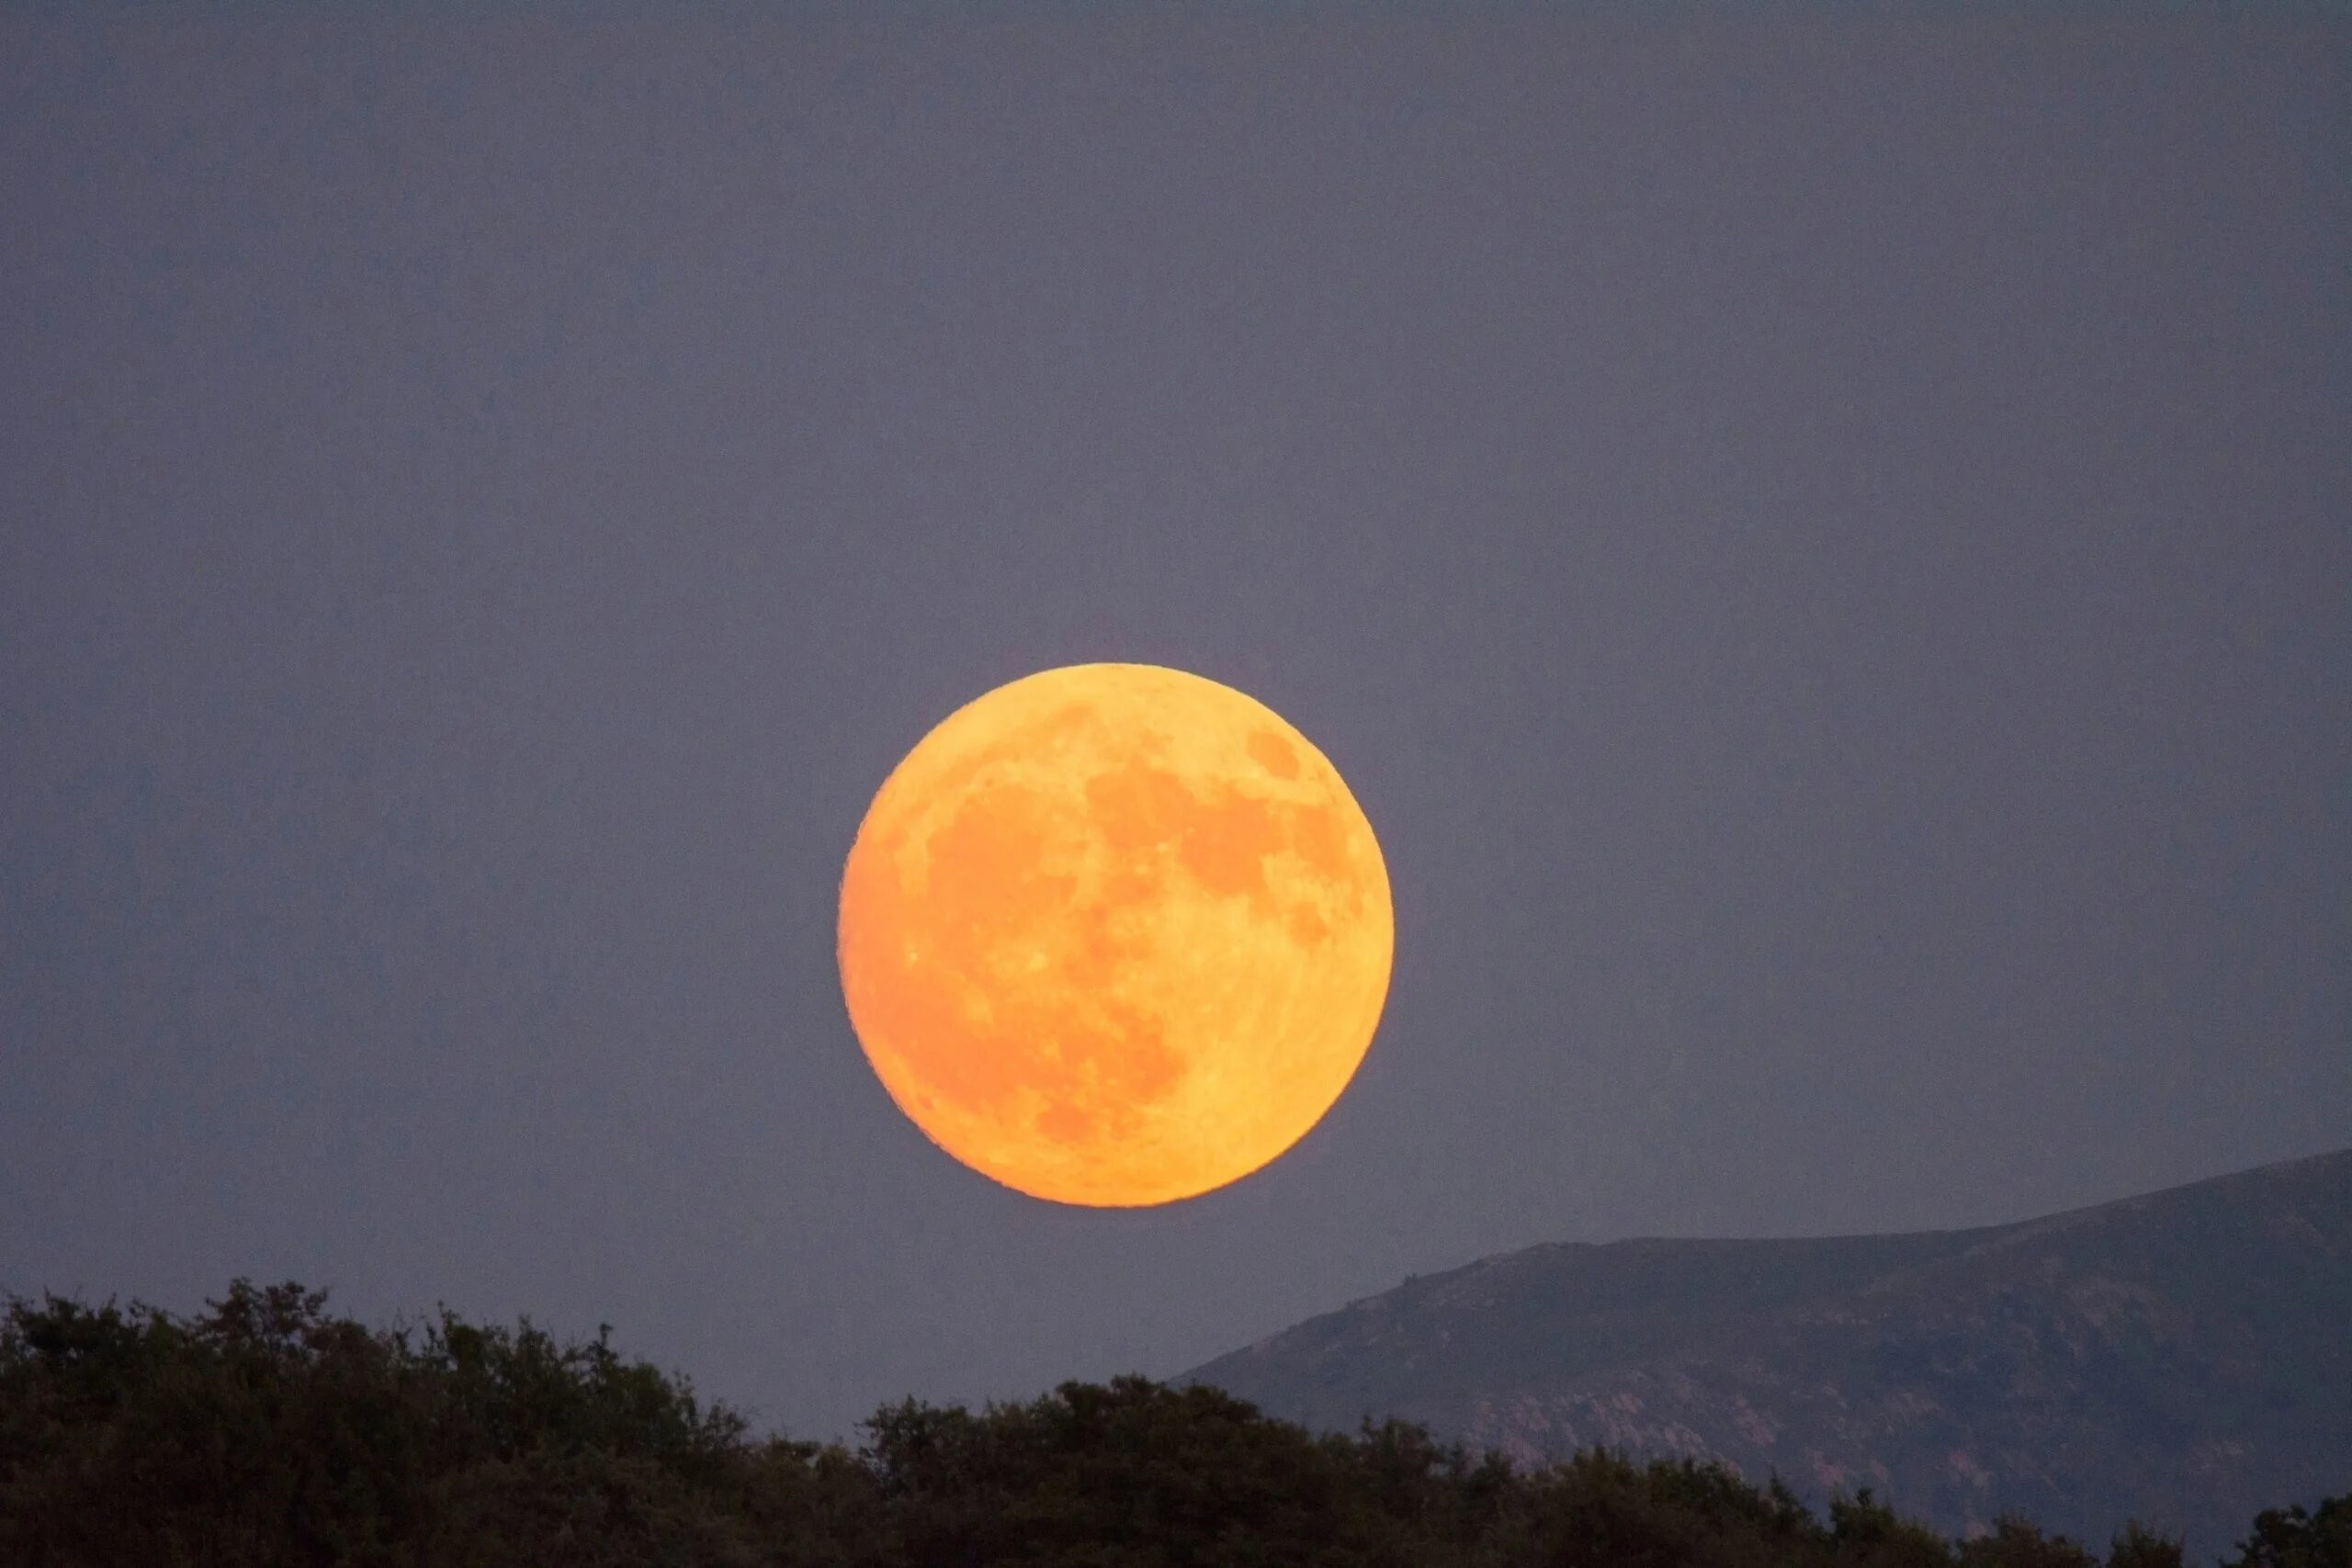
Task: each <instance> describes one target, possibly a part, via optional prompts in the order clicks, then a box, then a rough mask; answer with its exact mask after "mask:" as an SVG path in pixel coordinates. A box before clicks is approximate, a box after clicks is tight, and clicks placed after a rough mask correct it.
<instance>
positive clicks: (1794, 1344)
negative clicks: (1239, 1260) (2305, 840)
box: [1180, 1151, 2352, 1562]
mask: <svg viewBox="0 0 2352 1568" xmlns="http://www.w3.org/2000/svg"><path fill="white" fill-rule="evenodd" d="M1180 1381H1181V1382H1193V1383H1204V1384H1212V1385H1215V1386H1217V1387H1220V1388H1223V1389H1226V1390H1227V1391H1229V1392H1230V1393H1235V1394H1238V1395H1239V1396H1241V1397H1242V1398H1244V1399H1247V1400H1250V1401H1251V1402H1253V1403H1254V1404H1257V1405H1259V1406H1260V1407H1261V1408H1262V1409H1264V1410H1266V1411H1267V1412H1269V1413H1270V1414H1272V1415H1274V1416H1282V1417H1285V1418H1288V1419H1291V1420H1295V1421H1299V1422H1302V1423H1304V1424H1306V1425H1307V1426H1309V1427H1328V1428H1335V1429H1340V1430H1353V1429H1354V1428H1355V1427H1356V1424H1357V1422H1358V1421H1359V1419H1360V1418H1361V1417H1363V1416H1365V1415H1367V1414H1370V1415H1372V1416H1375V1417H1380V1416H1399V1417H1402V1418H1404V1419H1407V1420H1410V1421H1415V1422H1419V1423H1422V1424H1423V1425H1426V1426H1427V1427H1430V1430H1431V1431H1432V1432H1433V1433H1435V1434H1436V1435H1438V1436H1439V1437H1441V1438H1462V1439H1464V1440H1467V1441H1468V1442H1470V1443H1472V1444H1473V1445H1475V1446H1479V1447H1493V1448H1498V1449H1501V1450H1504V1451H1505V1452H1507V1453H1509V1454H1510V1455H1511V1456H1512V1457H1513V1458H1514V1459H1516V1460H1521V1461H1533V1460H1536V1459H1539V1458H1543V1457H1546V1456H1559V1455H1564V1454H1566V1453H1567V1452H1569V1451H1571V1450H1575V1449H1577V1448H1579V1447H1588V1446H1591V1445H1596V1444H1606V1445H1608V1446H1610V1447H1611V1448H1620V1449H1625V1450H1633V1451H1634V1452H1635V1453H1639V1454H1646V1455H1663V1456H1681V1455H1692V1456H1709V1457H1713V1458H1717V1459H1721V1460H1724V1461H1728V1462H1729V1463H1731V1464H1732V1465H1734V1466H1736V1468H1737V1469H1738V1470H1739V1471H1741V1472H1743V1473H1744V1474H1746V1475H1747V1476H1749V1477H1750V1478H1752V1479H1755V1480H1758V1481H1760V1480H1762V1479H1763V1478H1764V1477H1765V1476H1766V1475H1767V1474H1768V1473H1773V1472H1777V1473H1778V1474H1780V1475H1781V1476H1782V1477H1784V1478H1785V1479H1786V1480H1788V1481H1789V1482H1790V1483H1791V1484H1792V1485H1794V1486H1795V1487H1797V1488H1798V1489H1799V1491H1800V1492H1802V1493H1804V1494H1805V1495H1809V1496H1811V1497H1813V1498H1814V1499H1815V1500H1816V1501H1817V1500H1821V1499H1823V1498H1825V1497H1826V1495H1829V1494H1830V1493H1832V1492H1833V1491H1837V1490H1844V1491H1846V1492H1848V1493H1851V1492H1853V1491H1854V1490H1855V1489H1857V1488H1859V1487H1862V1486H1869V1487H1871V1488H1873V1489H1874V1490H1875V1491H1876V1492H1877V1494H1878V1495H1880V1496H1881V1497H1883V1498H1884V1499H1886V1500H1887V1501H1889V1502H1891V1503H1892V1504H1894V1506H1896V1507H1897V1508H1899V1509H1901V1510H1903V1511H1905V1512H1906V1513H1909V1514H1913V1515H1916V1516H1918V1517H1923V1518H1925V1519H1927V1520H1928V1521H1929V1522H1931V1523H1932V1524H1934V1525H1936V1526H1937V1527H1938V1528H1939V1529H1944V1530H1947V1531H1951V1532H1955V1533H1962V1532H1967V1533H1973V1532H1976V1531H1979V1530H1981V1529H1985V1527H1987V1526H1989V1525H1990V1524H1991V1523H1992V1522H1993V1520H1994V1518H1995V1517H1996V1515H1998V1514H2000V1513H2002V1512H2004V1511H2008V1510H2015V1511H2017V1512H2018V1513H2021V1514H2025V1515H2028V1516H2030V1517H2032V1518H2034V1519H2036V1520H2038V1521H2040V1522H2041V1523H2043V1524H2044V1525H2046V1526H2049V1527H2051V1528H2053V1529H2061V1530H2064V1531H2066V1532H2068V1533H2070V1534H2075V1535H2078V1536H2080V1537H2083V1538H2085V1539H2087V1540H2091V1541H2092V1542H2094V1543H2103V1542H2104V1541H2105V1540H2106V1532H2108V1531H2109V1530H2110V1529H2113V1528H2114V1527H2115V1525H2116V1524H2117V1523H2118V1522H2120V1521H2121V1520H2122V1519H2124V1518H2126V1517H2138V1518H2140V1519H2143V1520H2146V1521H2149V1522H2151V1523H2153V1524H2154V1525H2156V1526H2158V1527H2160V1528H2163V1529H2169V1530H2171V1531H2175V1532H2185V1533H2186V1534H2187V1536H2188V1546H2189V1549H2190V1550H2189V1556H2190V1560H2191V1561H2192V1562H2194V1561H2196V1560H2198V1559H2199V1558H2203V1559H2206V1560H2211V1558H2212V1557H2213V1556H2214V1555H2215V1554H2216V1553H2218V1552H2220V1551H2223V1550H2224V1549H2226V1548H2227V1547H2228V1546H2229V1545H2230V1543H2231V1542H2232V1541H2233V1540H2234V1539H2235V1538H2236V1537H2238V1536H2241V1535H2243V1534H2244V1533H2245V1519H2246V1518H2247V1517H2248V1516H2249V1515H2250V1514H2251V1513H2252V1512H2253V1510H2254V1509H2255V1508H2256V1507H2257V1506H2261V1505H2263V1504H2265V1503H2267V1502H2269V1501H2274V1500H2277V1499H2281V1498H2297V1497H2301V1498H2313V1497H2317V1496H2320V1495H2324V1494H2327V1493H2334V1492H2341V1491H2343V1490H2345V1488H2346V1483H2352V1151H2346V1152H2344V1153H2339V1154H2332V1155H2324V1156H2319V1157H2317V1158H2313V1159H2304V1160H2297V1161H2294V1162H2292V1163H2290V1164H2285V1165H2274V1166H2267V1167H2264V1168H2260V1169H2257V1170H2251V1171H2245V1172H2243V1173H2241V1174H2238V1175H2234V1176H2226V1177H2222V1178H2219V1179H2214V1180H2211V1181H2200V1182H2198V1183H2196V1184H2194V1185H2192V1186H2188V1187H2179V1188H2174V1189H2172V1190H2168V1191H2164V1192H2156V1193H2152V1194H2149V1195H2147V1196H2145V1197H2140V1198H2129V1199H2125V1200H2123V1201H2120V1202H2114V1203H2106V1204H2102V1205H2100V1206H2098V1207H2097V1208H2090V1209H2081V1210H2077V1211H2075V1212H2074V1213H2065V1214H2058V1215H2054V1216H2052V1217H2050V1218H2047V1219H2040V1220H2030V1221H2026V1222H2024V1223H2022V1224H2010V1225H1997V1226H1993V1227H1990V1228H1987V1229H1983V1230H1968V1231H1944V1232H1927V1233H1921V1234H1918V1235H1876V1236H1845V1237H1837V1238H1833V1239H1822V1240H1795V1241H1651V1240H1645V1241H1622V1242H1614V1243H1611V1244H1609V1245H1606V1246H1588V1245H1582V1244H1572V1245H1566V1246H1552V1247H1531V1248H1529V1249H1527V1250H1526V1251H1523V1252H1514V1253H1510V1254H1506V1255H1503V1256H1500V1257H1496V1258H1487V1259H1486V1260H1484V1261H1482V1262H1478V1263H1474V1264H1472V1265H1470V1266H1469V1267H1467V1268H1464V1269H1455V1270H1453V1272H1451V1273H1446V1274H1438V1275H1431V1276H1429V1277H1426V1278H1422V1279H1417V1280H1409V1281H1408V1282H1407V1283H1406V1284H1404V1285H1403V1286H1401V1287H1399V1288H1398V1289H1396V1290H1393V1291H1389V1292H1385V1294H1382V1295H1377V1296H1373V1297H1370V1298H1368V1299H1366V1300H1364V1301H1360V1302H1357V1303H1354V1304H1353V1305H1351V1306H1349V1307H1347V1308H1346V1309H1344V1310H1342V1311H1340V1312H1335V1313H1331V1314H1328V1315H1326V1316H1323V1317H1317V1318H1314V1319H1312V1320H1310V1321H1308V1322H1306V1323H1304V1324H1301V1325H1298V1326H1297V1327H1295V1328H1292V1329H1289V1330H1287V1331H1285V1332H1283V1333H1282V1334H1278V1335H1275V1336H1274V1337H1272V1338H1270V1339H1265V1340H1261V1341H1260V1342H1259V1343H1258V1344H1256V1345H1252V1346H1250V1348H1247V1349H1245V1350H1239V1351H1236V1352H1234V1353H1233V1354H1231V1355H1228V1356H1225V1357H1221V1358H1219V1359H1216V1360H1214V1361H1211V1362H1209V1363H1208V1364H1207V1365H1205V1366H1203V1367H1200V1368H1197V1369H1195V1370H1194V1371H1191V1372H1188V1373H1186V1374H1185V1375H1184V1377H1183V1378H1182V1380H1180Z"/></svg>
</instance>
